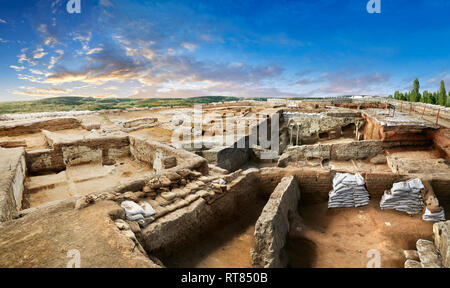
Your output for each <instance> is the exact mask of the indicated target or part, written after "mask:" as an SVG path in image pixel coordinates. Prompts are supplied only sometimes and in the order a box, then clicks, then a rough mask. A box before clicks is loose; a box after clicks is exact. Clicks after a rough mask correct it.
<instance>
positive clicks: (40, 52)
mask: <svg viewBox="0 0 450 288" xmlns="http://www.w3.org/2000/svg"><path fill="white" fill-rule="evenodd" d="M47 54H48V53H47V52H45V51H44V48H41V47H39V48H36V50H34V51H33V59H41V58H42V57H44V56H45V55H47Z"/></svg>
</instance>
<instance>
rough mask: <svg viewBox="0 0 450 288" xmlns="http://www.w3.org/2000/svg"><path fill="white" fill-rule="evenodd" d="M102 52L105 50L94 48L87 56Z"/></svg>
mask: <svg viewBox="0 0 450 288" xmlns="http://www.w3.org/2000/svg"><path fill="white" fill-rule="evenodd" d="M101 51H103V48H94V49H91V50H89V51H88V52H87V53H86V54H87V55H91V54H95V53H98V52H101Z"/></svg>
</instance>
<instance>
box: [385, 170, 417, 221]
mask: <svg viewBox="0 0 450 288" xmlns="http://www.w3.org/2000/svg"><path fill="white" fill-rule="evenodd" d="M422 189H424V186H423V184H422V181H420V179H418V178H416V179H411V180H408V181H405V182H398V183H394V184H393V185H392V188H391V190H386V191H384V195H383V197H382V198H381V202H380V207H381V209H383V210H384V209H395V210H397V211H402V212H406V213H408V214H409V215H415V214H417V213H419V212H421V211H422V210H423V208H424V205H423V201H422V196H421V190H422Z"/></svg>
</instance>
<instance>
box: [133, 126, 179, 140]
mask: <svg viewBox="0 0 450 288" xmlns="http://www.w3.org/2000/svg"><path fill="white" fill-rule="evenodd" d="M172 132H173V131H170V130H167V129H164V128H161V127H152V128H145V129H140V130H137V131H134V132H131V133H130V135H133V136H140V137H144V138H147V139H150V140H151V141H156V142H160V143H164V144H170V143H172Z"/></svg>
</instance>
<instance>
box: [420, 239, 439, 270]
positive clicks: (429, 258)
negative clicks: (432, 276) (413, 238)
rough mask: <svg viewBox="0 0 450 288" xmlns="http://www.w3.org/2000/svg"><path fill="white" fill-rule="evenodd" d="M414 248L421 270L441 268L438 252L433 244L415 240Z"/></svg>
mask: <svg viewBox="0 0 450 288" xmlns="http://www.w3.org/2000/svg"><path fill="white" fill-rule="evenodd" d="M416 247H417V252H418V254H419V258H420V263H421V265H422V267H423V268H441V267H442V264H441V259H440V255H439V251H438V250H437V249H436V246H434V243H433V242H431V241H428V240H423V239H419V240H417V243H416Z"/></svg>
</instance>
